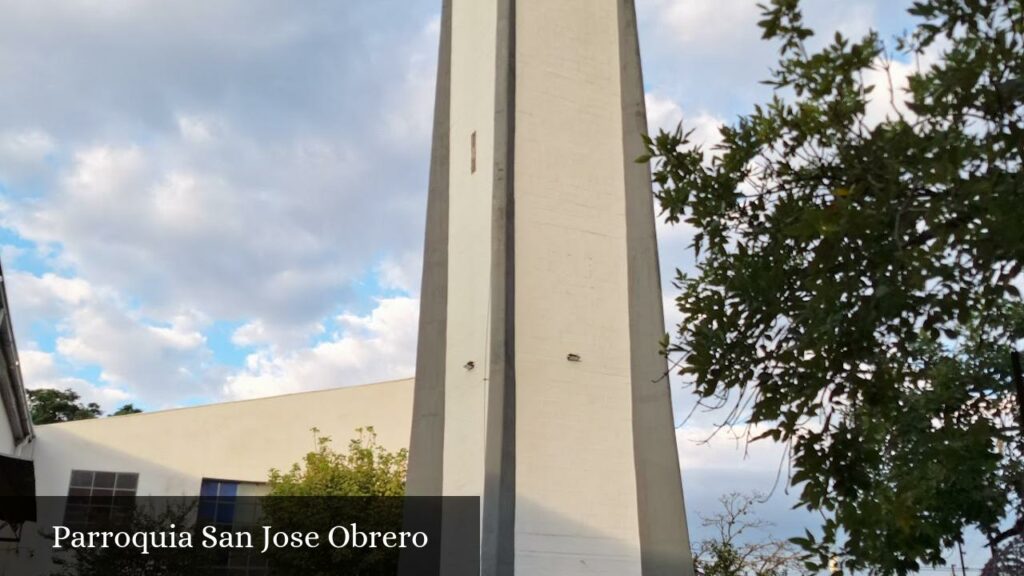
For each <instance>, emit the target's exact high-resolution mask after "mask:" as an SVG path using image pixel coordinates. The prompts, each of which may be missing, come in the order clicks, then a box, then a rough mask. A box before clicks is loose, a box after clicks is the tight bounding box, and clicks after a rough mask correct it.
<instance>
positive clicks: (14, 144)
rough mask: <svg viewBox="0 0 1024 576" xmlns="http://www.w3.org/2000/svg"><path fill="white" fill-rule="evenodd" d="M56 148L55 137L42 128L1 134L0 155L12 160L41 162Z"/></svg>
mask: <svg viewBox="0 0 1024 576" xmlns="http://www.w3.org/2000/svg"><path fill="white" fill-rule="evenodd" d="M55 149H56V143H54V141H53V137H52V136H50V135H49V134H47V133H46V132H44V131H42V130H38V129H36V130H25V131H20V132H6V133H2V134H0V157H3V158H5V159H6V160H8V161H10V160H13V161H15V162H24V163H35V162H40V161H42V160H43V159H44V158H46V156H47V155H48V154H50V153H52V152H53V151H54V150H55Z"/></svg>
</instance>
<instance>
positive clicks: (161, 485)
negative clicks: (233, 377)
mask: <svg viewBox="0 0 1024 576" xmlns="http://www.w3.org/2000/svg"><path fill="white" fill-rule="evenodd" d="M412 391H413V381H412V380H411V379H409V380H399V381H394V382H385V383H380V384H370V385H365V386H354V387H349V388H337V389H333V390H326V391H320V392H308V393H301V394H292V395H288V396H278V397H273V398H264V399H259V400H248V401H241V402H228V403H223V404H214V405H210V406H201V407H195V408H184V409H178V410H168V411H164V412H153V413H144V414H137V415H130V416H117V417H113V418H101V419H96V420H83V421H78V422H69V423H65V424H51V425H47V426H38V427H37V428H36V435H37V439H36V441H35V442H34V450H33V452H34V459H35V463H36V464H35V466H36V487H37V488H36V489H37V493H38V494H39V495H40V496H48V495H49V496H65V495H67V491H68V482H69V480H70V477H71V471H72V470H75V469H77V470H93V471H105V472H136V473H138V474H139V488H138V494H139V495H153V496H180V495H195V494H198V492H199V487H200V484H201V481H202V479H203V478H215V479H222V480H237V481H243V482H265V481H266V479H267V473H268V471H269V470H270V468H280V469H283V468H286V467H288V466H290V465H291V464H292V463H295V462H297V461H299V459H300V458H302V456H303V455H304V454H306V453H307V452H309V451H311V450H312V449H313V448H314V441H313V434H312V432H311V431H310V429H311V428H313V427H314V426H315V427H317V428H319V429H320V433H321V435H325V436H330V437H331V438H332V439H333V440H334V446H335V448H336V449H338V450H344V449H345V448H346V446H347V444H348V440H349V439H350V438H352V437H353V436H354V435H355V429H356V428H359V427H365V426H373V427H374V428H375V429H376V431H377V436H378V441H379V442H380V443H381V445H383V446H385V447H387V448H389V449H392V450H393V449H399V448H405V447H407V446H408V442H409V430H410V423H411V417H412Z"/></svg>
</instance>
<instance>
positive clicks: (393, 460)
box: [262, 427, 408, 576]
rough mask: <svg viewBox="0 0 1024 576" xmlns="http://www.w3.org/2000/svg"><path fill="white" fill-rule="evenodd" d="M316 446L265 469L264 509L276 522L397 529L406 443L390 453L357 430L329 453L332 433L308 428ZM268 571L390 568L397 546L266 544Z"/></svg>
mask: <svg viewBox="0 0 1024 576" xmlns="http://www.w3.org/2000/svg"><path fill="white" fill-rule="evenodd" d="M313 437H314V442H315V449H314V451H312V452H309V453H308V454H306V456H305V457H304V458H303V459H302V461H301V462H298V463H296V464H294V465H293V466H292V467H291V469H290V470H288V471H287V472H281V471H279V470H271V471H270V478H269V485H270V493H269V497H267V498H264V499H263V500H262V506H263V513H264V516H265V517H266V520H267V522H268V523H269V524H271V525H273V526H275V528H277V529H280V530H284V531H288V532H293V531H300V532H320V533H324V530H325V528H326V527H330V526H334V525H336V524H339V522H340V523H342V524H345V525H348V524H351V523H355V524H357V525H358V526H359V527H360V529H362V530H366V531H381V532H389V531H399V530H401V529H402V510H403V500H402V498H400V496H403V495H404V494H405V477H406V466H407V460H408V458H407V455H408V451H407V450H406V449H404V448H403V449H401V450H398V451H396V452H392V451H389V450H387V449H386V448H384V447H383V446H380V445H379V444H377V434H376V432H374V430H373V428H372V427H367V428H359V429H357V430H356V437H355V438H353V439H352V440H350V441H349V443H348V450H347V451H346V452H343V453H341V452H336V451H335V450H334V449H333V448H332V447H331V439H330V438H329V437H326V436H321V435H320V431H319V430H317V429H316V428H314V429H313ZM268 560H269V562H270V566H271V568H272V570H273V573H275V574H302V575H304V576H308V575H314V576H315V575H319V574H323V575H328V574H359V575H362V576H371V575H376V574H380V575H387V574H395V573H396V571H397V569H398V550H397V549H387V548H380V549H376V550H367V549H362V550H357V549H351V548H343V549H329V548H328V549H318V550H317V552H316V553H315V554H312V553H310V552H309V551H308V550H301V549H299V550H296V549H273V550H271V551H270V552H269V553H268Z"/></svg>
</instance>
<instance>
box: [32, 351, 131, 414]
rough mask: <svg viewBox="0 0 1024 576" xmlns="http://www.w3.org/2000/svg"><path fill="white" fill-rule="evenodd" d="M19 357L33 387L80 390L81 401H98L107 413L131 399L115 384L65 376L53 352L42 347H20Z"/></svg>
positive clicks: (34, 388) (35, 388) (78, 391)
mask: <svg viewBox="0 0 1024 576" xmlns="http://www.w3.org/2000/svg"><path fill="white" fill-rule="evenodd" d="M18 358H19V359H20V361H21V374H22V378H23V379H24V381H25V386H27V387H28V388H29V389H30V390H37V389H40V388H53V389H56V390H67V389H69V388H70V389H71V390H74V391H75V392H77V393H78V395H79V397H80V398H81V401H82V402H86V403H88V402H95V403H97V404H99V405H100V407H101V408H102V409H103V410H104V411H108V412H109V411H110V410H112V409H115V408H116V407H118V406H120V405H122V404H124V403H125V401H127V400H129V399H130V398H131V394H129V393H128V392H126V391H125V390H123V389H120V388H117V387H115V386H97V385H95V384H93V383H92V382H89V381H87V380H83V379H81V378H73V377H68V376H65V375H63V374H62V373H61V371H60V370H59V369H58V367H57V365H56V362H55V360H54V355H53V354H49V353H47V352H41V351H39V350H19V351H18Z"/></svg>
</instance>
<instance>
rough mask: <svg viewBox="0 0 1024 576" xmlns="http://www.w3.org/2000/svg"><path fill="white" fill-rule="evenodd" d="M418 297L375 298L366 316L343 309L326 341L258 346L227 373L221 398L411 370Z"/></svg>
mask: <svg viewBox="0 0 1024 576" xmlns="http://www.w3.org/2000/svg"><path fill="white" fill-rule="evenodd" d="M418 317H419V302H418V300H415V299H412V298H405V297H402V298H388V299H383V300H380V301H379V302H378V304H377V307H376V308H375V309H374V310H373V311H372V312H370V313H369V314H368V315H366V316H358V315H353V314H343V315H341V316H340V317H339V318H338V319H337V320H338V323H339V325H340V326H342V327H343V330H342V331H341V332H339V333H337V334H334V335H333V336H332V338H331V339H330V340H328V341H326V342H322V343H320V344H317V345H316V346H314V347H312V348H307V349H303V350H299V351H296V352H292V353H287V354H275V353H274V352H273V351H271V350H263V351H260V352H257V353H254V354H252V355H250V356H249V358H248V361H247V365H246V367H245V369H244V370H242V371H240V372H238V373H236V374H233V375H231V376H229V377H228V379H227V383H226V384H225V386H224V390H223V393H224V396H225V397H227V398H233V399H235V398H255V397H260V396H272V395H275V394H284V393H291V392H300V391H304V390H317V389H323V388H332V387H337V386H350V385H355V384H367V383H370V382H379V381H383V380H389V379H395V378H405V377H410V376H412V375H413V372H414V371H415V355H416V353H415V351H416V325H417V318H418Z"/></svg>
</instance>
